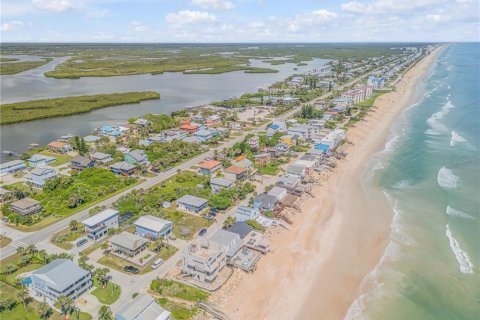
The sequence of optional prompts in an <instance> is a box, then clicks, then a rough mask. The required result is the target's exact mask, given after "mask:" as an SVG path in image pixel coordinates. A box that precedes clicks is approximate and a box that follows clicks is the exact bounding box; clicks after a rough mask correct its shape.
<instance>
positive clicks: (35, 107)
mask: <svg viewBox="0 0 480 320" xmlns="http://www.w3.org/2000/svg"><path fill="white" fill-rule="evenodd" d="M159 98H160V94H159V93H157V92H154V91H143V92H125V93H111V94H97V95H91V96H73V97H64V98H55V99H43V100H33V101H25V102H15V103H9V104H2V105H0V110H1V112H2V118H1V120H0V124H10V123H17V122H24V121H30V120H36V119H44V118H53V117H61V116H68V115H72V114H77V113H85V112H90V111H92V110H95V109H100V108H104V107H110V106H118V105H122V104H130V103H139V102H141V101H143V100H149V99H159Z"/></svg>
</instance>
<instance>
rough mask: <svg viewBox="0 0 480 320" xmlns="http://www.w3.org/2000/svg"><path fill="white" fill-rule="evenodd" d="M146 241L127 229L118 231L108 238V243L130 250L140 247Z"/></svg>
mask: <svg viewBox="0 0 480 320" xmlns="http://www.w3.org/2000/svg"><path fill="white" fill-rule="evenodd" d="M146 242H147V241H146V240H145V239H143V238H142V237H140V236H137V235H135V234H133V233H130V232H127V231H123V232H120V233H119V234H117V235H114V236H113V237H111V238H110V243H112V244H114V245H117V246H119V247H122V248H126V249H128V250H132V251H133V250H136V249H137V248H139V247H141V246H142V245H143V244H145V243H146Z"/></svg>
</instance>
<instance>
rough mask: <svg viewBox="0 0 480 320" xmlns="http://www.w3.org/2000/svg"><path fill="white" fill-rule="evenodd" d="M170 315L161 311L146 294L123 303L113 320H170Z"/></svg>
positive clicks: (163, 310) (165, 311)
mask: <svg viewBox="0 0 480 320" xmlns="http://www.w3.org/2000/svg"><path fill="white" fill-rule="evenodd" d="M170 319H172V318H171V314H170V312H169V311H167V310H165V309H163V308H162V307H161V306H160V305H159V304H158V303H157V302H155V300H154V299H153V298H152V297H151V296H149V295H148V294H144V293H140V294H138V295H137V296H136V297H135V298H133V299H131V300H129V301H127V302H126V303H124V304H123V305H122V306H121V307H120V309H119V310H118V312H117V313H115V320H170Z"/></svg>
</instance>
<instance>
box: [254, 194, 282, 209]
mask: <svg viewBox="0 0 480 320" xmlns="http://www.w3.org/2000/svg"><path fill="white" fill-rule="evenodd" d="M277 202H278V199H277V198H276V197H275V196H272V195H270V194H266V193H261V194H259V195H258V196H256V197H255V199H254V200H253V207H254V208H255V209H258V210H261V211H273V209H275V205H276V204H277Z"/></svg>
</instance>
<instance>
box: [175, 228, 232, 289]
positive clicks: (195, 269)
mask: <svg viewBox="0 0 480 320" xmlns="http://www.w3.org/2000/svg"><path fill="white" fill-rule="evenodd" d="M226 264H227V261H226V257H225V249H224V248H223V247H222V246H221V245H219V244H218V243H216V242H213V241H209V240H207V239H205V238H202V237H199V238H197V239H195V241H193V242H191V243H189V244H188V245H187V249H186V250H185V251H184V253H183V258H182V266H181V270H182V273H183V274H186V275H189V276H190V277H191V278H192V279H194V280H197V281H201V282H205V283H212V282H213V281H214V280H215V279H216V278H217V276H218V273H219V272H220V271H221V270H222V269H223V268H224V267H225V266H226Z"/></svg>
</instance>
